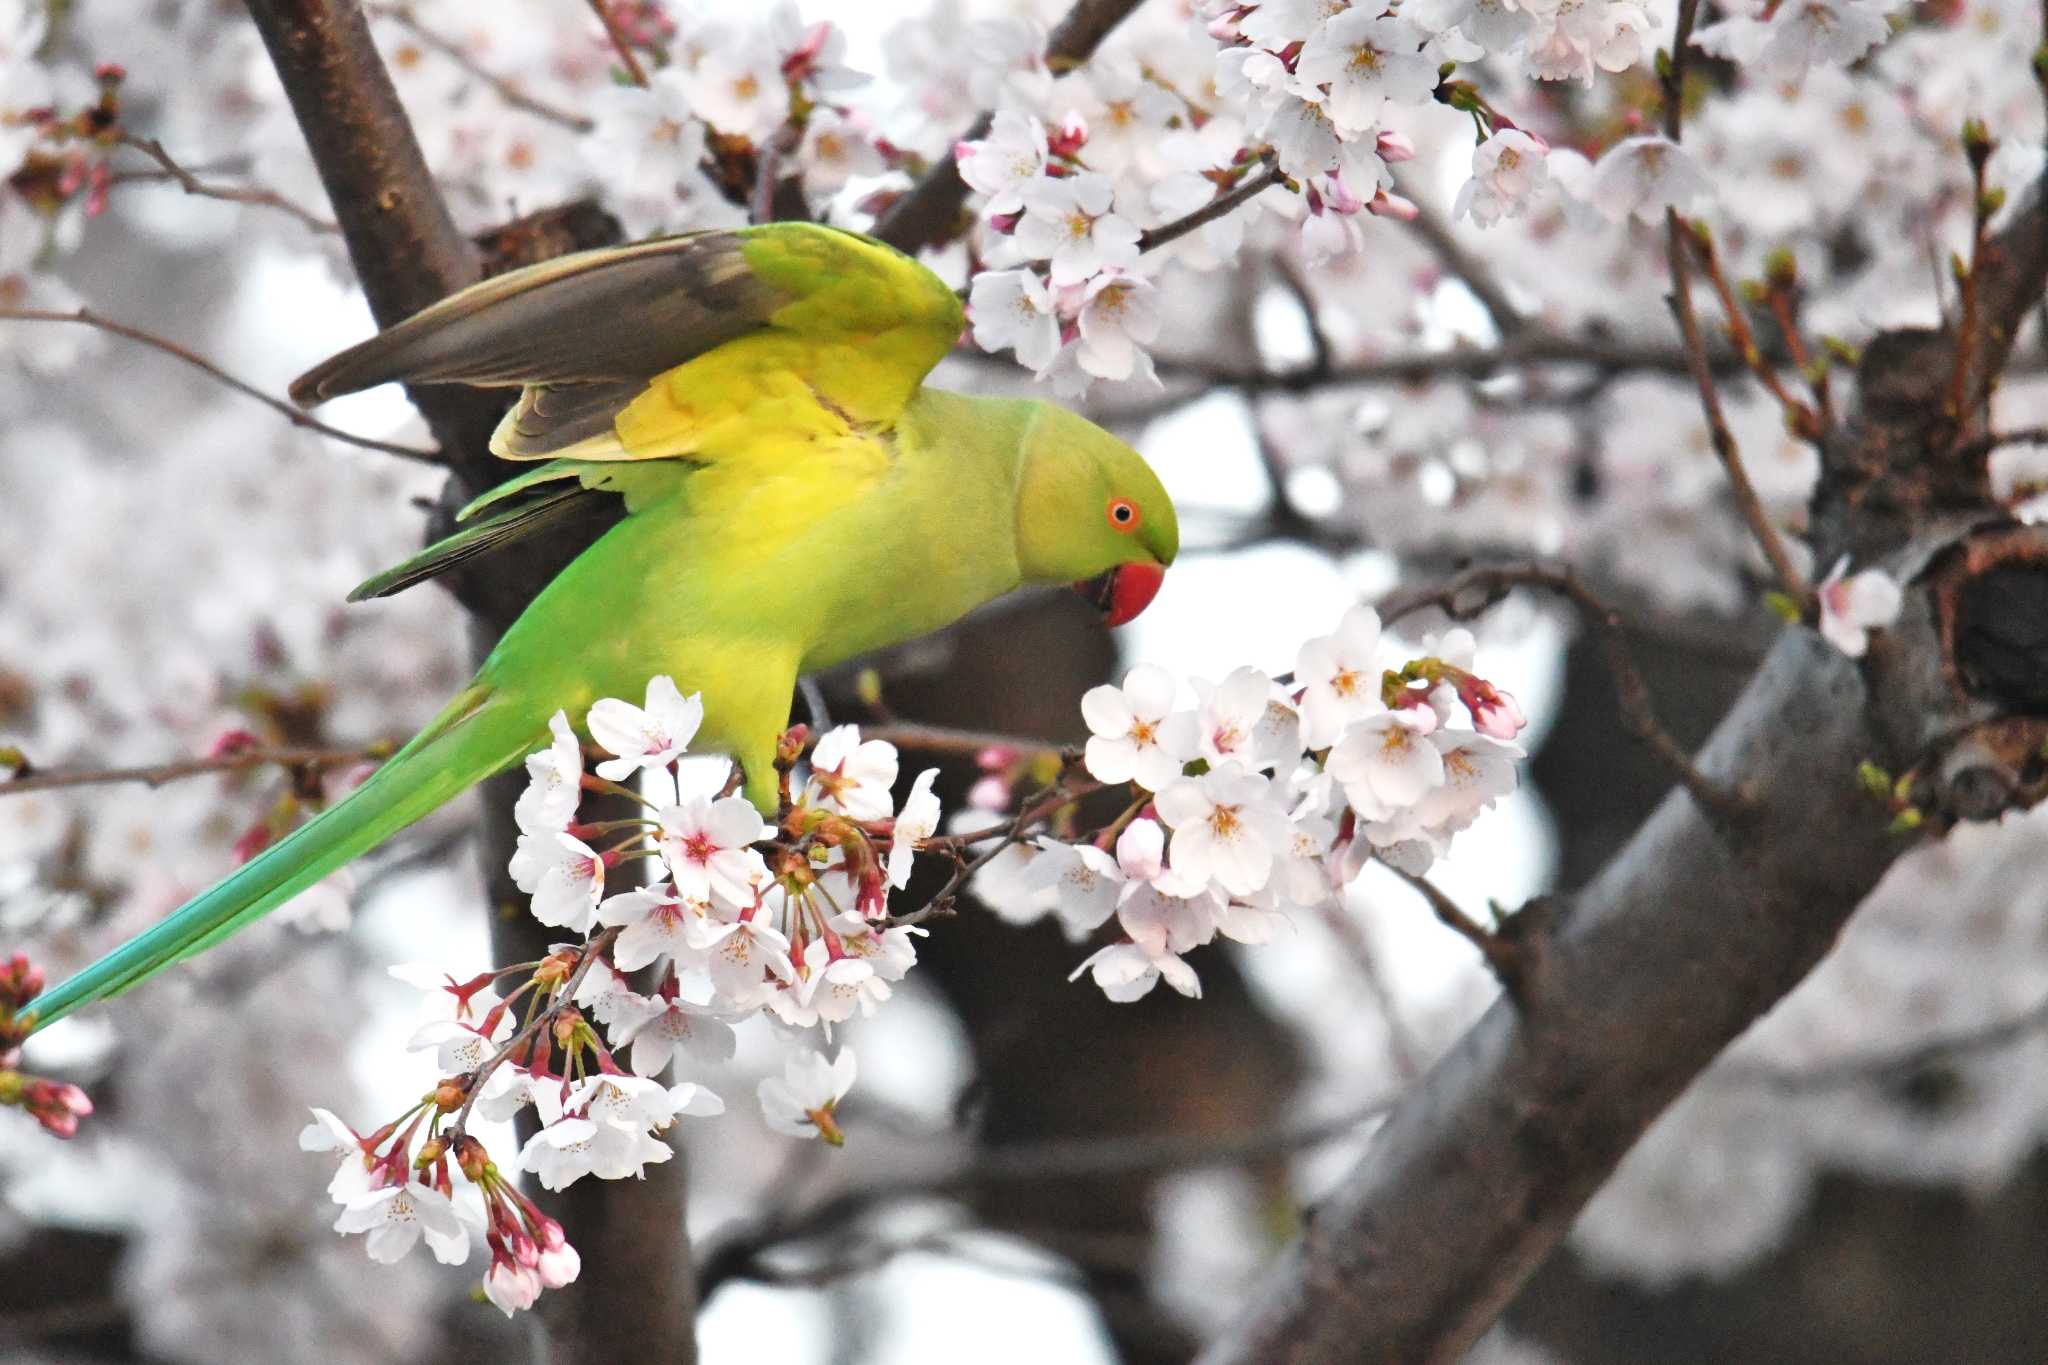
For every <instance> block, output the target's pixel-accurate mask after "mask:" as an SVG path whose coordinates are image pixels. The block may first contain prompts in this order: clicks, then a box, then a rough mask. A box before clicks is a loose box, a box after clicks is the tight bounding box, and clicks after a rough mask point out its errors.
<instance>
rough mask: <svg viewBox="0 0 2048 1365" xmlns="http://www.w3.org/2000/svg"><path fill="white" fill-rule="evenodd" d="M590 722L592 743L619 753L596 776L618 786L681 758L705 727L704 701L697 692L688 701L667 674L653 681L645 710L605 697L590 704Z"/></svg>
mask: <svg viewBox="0 0 2048 1365" xmlns="http://www.w3.org/2000/svg"><path fill="white" fill-rule="evenodd" d="M585 723H586V724H587V725H588V726H589V727H590V737H591V738H592V739H594V740H596V741H597V743H598V744H599V745H600V746H602V747H603V748H605V749H606V750H608V751H610V752H611V753H614V754H617V755H618V757H617V758H610V759H606V760H605V761H604V762H602V763H600V764H598V765H597V775H598V776H599V777H604V778H609V779H610V780H612V781H614V782H618V781H622V780H624V779H625V778H626V777H628V776H630V775H632V774H633V773H635V772H638V771H639V770H640V769H642V768H661V767H666V766H667V765H669V764H671V763H673V762H675V761H676V759H678V758H680V757H681V756H682V755H683V753H684V751H685V750H687V749H688V748H689V747H690V741H691V740H693V739H695V738H696V737H697V727H698V726H700V725H702V724H703V723H704V701H703V698H702V697H700V696H699V695H698V694H696V693H694V692H693V693H691V694H690V695H689V697H687V698H685V697H684V696H683V694H682V693H681V692H679V691H677V690H676V684H675V679H673V678H671V677H669V676H668V675H667V674H666V673H664V674H660V675H658V676H656V677H653V678H650V679H648V681H647V704H646V705H645V706H634V705H633V704H632V703H630V702H623V701H619V700H617V699H615V698H611V697H606V698H604V699H602V700H600V701H598V702H596V703H594V704H593V705H592V706H591V708H590V714H589V716H588V717H587V718H586V721H585Z"/></svg>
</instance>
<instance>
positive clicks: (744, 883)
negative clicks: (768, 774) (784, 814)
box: [657, 796, 769, 901]
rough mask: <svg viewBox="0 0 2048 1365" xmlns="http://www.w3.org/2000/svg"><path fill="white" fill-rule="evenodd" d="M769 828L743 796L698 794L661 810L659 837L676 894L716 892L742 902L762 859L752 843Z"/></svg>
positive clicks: (760, 838) (691, 895)
mask: <svg viewBox="0 0 2048 1365" xmlns="http://www.w3.org/2000/svg"><path fill="white" fill-rule="evenodd" d="M768 832H769V831H768V826H767V825H766V824H764V823H762V820H761V813H760V812H759V811H757V810H755V809H754V807H753V804H752V803H751V802H749V801H747V800H746V799H745V798H743V797H738V796H724V797H720V798H718V799H717V800H712V799H711V798H709V797H703V796H698V797H693V798H691V799H690V800H688V801H685V802H683V803H681V804H680V805H674V806H670V807H668V808H667V809H665V810H664V811H662V813H661V829H660V832H659V834H658V836H657V838H658V839H659V842H660V845H661V853H662V858H663V860H664V861H665V862H666V864H667V866H668V871H669V879H670V880H671V881H672V882H674V883H675V888H676V893H677V894H678V895H680V896H682V897H685V898H691V897H695V898H703V897H706V896H709V895H711V894H712V893H713V892H714V891H715V892H717V893H718V894H719V895H721V896H724V897H725V898H726V899H727V900H732V901H745V900H747V899H748V898H749V897H750V896H751V894H752V889H751V888H752V887H753V884H754V878H755V870H756V869H757V868H758V867H759V865H760V862H761V855H760V854H758V853H756V852H754V850H753V847H752V846H753V845H754V844H756V843H759V842H760V841H761V840H762V839H765V838H767V837H768Z"/></svg>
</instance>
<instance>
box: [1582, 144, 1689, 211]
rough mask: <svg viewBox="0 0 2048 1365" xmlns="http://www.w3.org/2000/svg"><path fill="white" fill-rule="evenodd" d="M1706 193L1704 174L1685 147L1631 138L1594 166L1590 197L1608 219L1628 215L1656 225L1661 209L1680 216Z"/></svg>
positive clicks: (1609, 150)
mask: <svg viewBox="0 0 2048 1365" xmlns="http://www.w3.org/2000/svg"><path fill="white" fill-rule="evenodd" d="M1709 190H1710V186H1709V184H1708V181H1707V177H1706V174H1705V173H1704V172H1702V171H1701V170H1700V168H1699V165H1698V163H1697V162H1695V161H1694V160H1693V159H1692V156H1691V154H1690V153H1688V152H1687V151H1686V150H1685V149H1684V148H1682V147H1680V146H1678V145H1677V144H1676V143H1674V142H1671V141H1670V140H1668V139H1666V138H1661V137H1631V138H1625V139H1623V140H1622V141H1621V142H1618V143H1616V144H1615V145H1614V146H1612V147H1610V148H1608V149H1607V151H1606V153H1605V154H1604V155H1602V156H1601V158H1600V160H1599V161H1598V162H1596V163H1595V164H1594V166H1593V180H1592V184H1591V186H1590V187H1589V194H1590V197H1591V199H1592V201H1593V204H1594V205H1595V207H1597V208H1598V209H1599V210H1600V212H1602V213H1604V214H1606V215H1607V217H1608V219H1609V220H1610V221H1613V222H1616V223H1619V222H1621V221H1622V220H1623V219H1625V218H1628V217H1631V216H1633V217H1635V218H1638V219H1641V220H1642V221H1643V222H1645V223H1655V222H1660V221H1662V219H1663V217H1664V211H1665V210H1666V209H1672V208H1675V209H1677V210H1679V212H1681V213H1683V212H1685V211H1686V210H1687V209H1688V208H1690V207H1691V206H1692V205H1693V204H1695V203H1696V202H1698V200H1699V199H1700V198H1702V197H1703V196H1705V195H1706V194H1707V193H1708V192H1709Z"/></svg>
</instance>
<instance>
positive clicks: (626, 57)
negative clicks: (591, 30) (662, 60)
mask: <svg viewBox="0 0 2048 1365" xmlns="http://www.w3.org/2000/svg"><path fill="white" fill-rule="evenodd" d="M590 10H591V13H593V14H595V15H596V16H597V21H598V22H599V23H601V24H603V25H604V32H605V36H606V37H607V38H610V39H611V40H612V50H613V51H614V52H616V53H618V54H619V61H620V63H621V64H623V65H624V66H625V68H626V75H627V76H628V77H630V78H631V79H632V82H633V84H635V85H637V86H641V87H643V88H644V87H645V86H646V84H647V69H646V68H645V67H643V66H641V65H640V58H639V57H637V56H635V55H634V53H633V44H632V42H631V40H630V39H628V38H627V37H626V31H625V30H624V29H622V28H620V27H619V19H618V16H617V15H615V14H613V13H612V7H611V5H610V4H609V3H608V0H590Z"/></svg>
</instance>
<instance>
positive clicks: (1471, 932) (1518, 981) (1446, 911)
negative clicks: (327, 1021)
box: [1380, 859, 1530, 1002]
mask: <svg viewBox="0 0 2048 1365" xmlns="http://www.w3.org/2000/svg"><path fill="white" fill-rule="evenodd" d="M1380 865H1381V866H1383V867H1385V868H1386V869H1387V870H1388V871H1390V872H1392V873H1393V874H1394V875H1395V876H1397V877H1399V878H1400V879H1401V880H1402V881H1404V882H1406V883H1408V885H1409V886H1410V887H1411V888H1412V889H1413V890H1414V891H1415V892H1416V893H1417V894H1418V895H1420V896H1421V897H1422V898H1423V899H1424V900H1426V901H1428V902H1429V908H1430V909H1431V910H1432V911H1433V912H1435V914H1436V917H1437V921H1438V922H1439V923H1440V924H1442V925H1443V926H1444V927H1445V928H1446V929H1449V930H1450V931H1451V932H1452V933H1454V934H1456V935H1457V936H1458V937H1459V938H1462V939H1464V940H1465V941H1466V942H1467V943H1469V944H1471V945H1472V946H1473V947H1474V948H1476V949H1478V950H1479V956H1480V959H1481V960H1482V961H1484V962H1485V963H1486V969H1487V970H1488V971H1490V972H1492V973H1493V976H1494V979H1495V980H1496V981H1498V982H1500V985H1501V989H1502V990H1504V991H1506V992H1507V993H1508V997H1509V998H1510V999H1512V1000H1515V1001H1517V1002H1519V1001H1520V1000H1521V999H1522V993H1523V991H1524V990H1525V989H1526V982H1527V979H1528V974H1529V966H1530V963H1529V959H1528V957H1527V956H1526V955H1525V952H1524V950H1523V947H1522V944H1521V943H1520V942H1519V941H1517V940H1515V939H1511V938H1508V937H1507V936H1505V935H1503V934H1500V933H1497V932H1495V931H1494V930H1492V929H1489V928H1487V927H1486V926H1485V925H1483V924H1481V923H1479V921H1477V920H1475V919H1473V918H1472V917H1471V916H1470V915H1468V914H1466V913H1465V912H1464V911H1463V910H1461V909H1459V908H1458V903H1457V902H1456V901H1454V900H1452V899H1451V898H1450V897H1449V896H1446V895H1445V894H1444V893H1443V892H1442V890H1440V889H1439V888H1438V887H1437V885H1436V883H1434V882H1432V881H1430V880H1429V878H1427V877H1418V876H1416V875H1415V874H1414V873H1413V872H1410V871H1408V870H1407V869H1406V868H1402V867H1396V866H1395V865H1394V864H1392V863H1390V862H1387V861H1386V860H1385V859H1381V860H1380Z"/></svg>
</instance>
